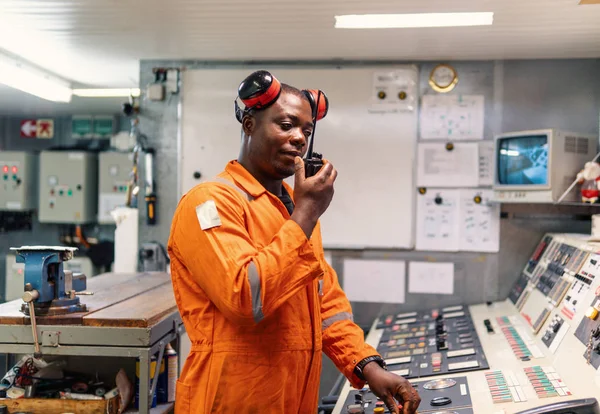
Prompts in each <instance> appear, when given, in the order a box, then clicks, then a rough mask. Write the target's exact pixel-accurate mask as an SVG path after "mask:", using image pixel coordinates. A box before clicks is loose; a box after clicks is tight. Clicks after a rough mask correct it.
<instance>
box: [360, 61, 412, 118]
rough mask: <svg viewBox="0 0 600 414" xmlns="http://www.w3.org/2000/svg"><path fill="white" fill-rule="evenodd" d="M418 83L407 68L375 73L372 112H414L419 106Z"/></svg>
mask: <svg viewBox="0 0 600 414" xmlns="http://www.w3.org/2000/svg"><path fill="white" fill-rule="evenodd" d="M416 88H417V84H416V82H415V81H413V80H412V77H411V76H409V74H408V73H407V72H406V71H405V70H389V71H377V72H374V73H373V92H372V96H371V104H370V107H369V111H370V112H388V113H394V112H412V111H414V110H415V109H416V106H417V98H416V97H417V90H416Z"/></svg>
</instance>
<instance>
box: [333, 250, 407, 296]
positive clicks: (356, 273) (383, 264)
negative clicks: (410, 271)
mask: <svg viewBox="0 0 600 414" xmlns="http://www.w3.org/2000/svg"><path fill="white" fill-rule="evenodd" d="M343 284H344V292H345V293H346V296H347V297H348V300H350V301H353V302H377V303H404V296H405V289H406V286H405V285H406V263H405V262H403V261H398V260H359V259H346V260H344V279H343Z"/></svg>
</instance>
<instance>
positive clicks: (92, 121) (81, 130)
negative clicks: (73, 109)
mask: <svg viewBox="0 0 600 414" xmlns="http://www.w3.org/2000/svg"><path fill="white" fill-rule="evenodd" d="M115 124H116V118H115V117H114V116H102V115H100V116H92V115H75V116H73V118H72V120H71V136H72V137H73V138H74V139H103V138H110V137H112V136H113V135H114V133H115Z"/></svg>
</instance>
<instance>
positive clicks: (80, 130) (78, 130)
mask: <svg viewBox="0 0 600 414" xmlns="http://www.w3.org/2000/svg"><path fill="white" fill-rule="evenodd" d="M92 135H93V134H92V117H91V116H85V115H77V116H74V117H73V119H72V120H71V136H72V137H73V138H74V139H84V138H93V136H92Z"/></svg>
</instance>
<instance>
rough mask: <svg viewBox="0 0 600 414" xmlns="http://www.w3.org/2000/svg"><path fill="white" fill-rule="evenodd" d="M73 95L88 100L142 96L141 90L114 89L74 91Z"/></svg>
mask: <svg viewBox="0 0 600 414" xmlns="http://www.w3.org/2000/svg"><path fill="white" fill-rule="evenodd" d="M73 95H77V96H82V97H86V98H113V97H115V98H116V97H129V96H134V97H138V96H140V89H139V88H113V89H110V88H108V89H73Z"/></svg>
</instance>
